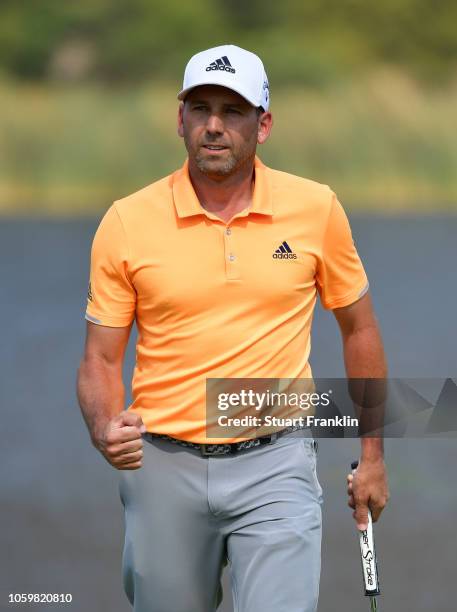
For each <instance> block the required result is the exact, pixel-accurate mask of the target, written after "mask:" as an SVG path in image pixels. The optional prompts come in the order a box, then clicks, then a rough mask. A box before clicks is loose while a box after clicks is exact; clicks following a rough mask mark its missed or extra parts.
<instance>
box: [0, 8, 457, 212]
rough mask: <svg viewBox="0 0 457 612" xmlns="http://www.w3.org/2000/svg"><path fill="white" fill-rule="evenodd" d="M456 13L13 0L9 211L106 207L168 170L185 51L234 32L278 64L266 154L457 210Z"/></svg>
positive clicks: (400, 203) (406, 199) (340, 181)
mask: <svg viewBox="0 0 457 612" xmlns="http://www.w3.org/2000/svg"><path fill="white" fill-rule="evenodd" d="M456 23H457V4H456V3H455V2H453V1H452V0H442V1H441V2H440V3H439V5H437V4H436V3H434V2H430V0H384V1H383V2H382V3H373V2H363V0H308V1H307V2H302V1H300V0H283V1H282V2H271V1H270V2H268V1H267V2H265V1H264V0H251V1H250V2H244V1H242V0H232V1H231V2H228V1H227V0H213V1H210V0H194V1H193V2H192V3H188V2H181V0H168V1H167V2H159V0H117V1H116V2H112V1H111V0H79V1H78V2H56V1H55V0H41V1H40V2H35V3H22V2H14V1H13V0H3V1H2V2H1V4H0V105H1V108H2V113H1V116H0V133H1V139H0V211H2V212H4V213H7V214H28V213H33V214H40V213H51V214H58V215H75V214H80V213H89V214H92V213H94V212H100V211H102V210H103V209H104V208H106V206H107V205H108V203H109V202H110V201H111V200H113V199H115V198H119V197H121V196H122V195H126V194H128V193H130V192H132V191H134V190H136V189H138V188H139V187H141V186H144V185H146V184H148V183H150V182H151V181H152V180H154V179H156V178H159V177H161V176H163V175H165V174H168V173H169V172H170V171H171V170H173V169H174V168H175V167H176V165H177V164H181V162H182V160H183V147H182V143H181V141H180V140H179V139H178V138H177V137H176V132H175V129H174V124H175V116H176V108H177V101H176V93H177V91H178V90H179V89H180V85H181V82H182V73H183V69H184V66H185V63H186V62H187V60H188V59H189V57H190V56H191V55H192V54H194V53H196V52H198V51H200V50H202V49H204V48H207V47H210V46H216V45H218V44H223V43H234V44H238V45H240V46H245V47H247V48H249V49H251V50H253V51H255V52H257V53H258V54H259V55H260V56H261V57H262V59H263V60H264V63H265V66H266V69H267V73H268V74H269V78H270V84H271V96H272V109H273V112H274V115H275V120H276V124H275V128H274V134H273V137H272V139H271V140H270V142H269V143H268V145H266V146H265V147H264V149H263V150H262V151H261V154H262V157H263V158H264V161H265V163H267V164H271V165H274V166H276V167H278V168H281V169H285V170H288V171H290V172H294V173H298V174H303V173H304V174H306V175H307V176H309V177H310V178H314V179H316V180H318V181H321V182H325V183H330V184H331V185H332V186H333V187H334V189H335V190H336V191H337V192H338V194H339V195H340V197H341V199H342V201H343V202H345V204H346V206H347V207H349V208H350V209H359V210H360V209H362V210H374V209H377V210H381V211H382V212H393V213H395V212H397V211H400V210H402V211H403V210H407V211H412V212H417V211H434V210H437V209H439V210H451V209H455V203H456V199H457V173H456V172H455V169H456V165H457V139H456V137H455V134H456V116H455V108H456V105H457V71H456V67H457V36H456ZM285 143H287V145H285Z"/></svg>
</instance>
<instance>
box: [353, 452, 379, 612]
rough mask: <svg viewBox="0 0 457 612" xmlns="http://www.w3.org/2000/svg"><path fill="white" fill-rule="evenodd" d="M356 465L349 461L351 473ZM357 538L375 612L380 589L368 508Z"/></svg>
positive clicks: (368, 593) (364, 578) (366, 586)
mask: <svg viewBox="0 0 457 612" xmlns="http://www.w3.org/2000/svg"><path fill="white" fill-rule="evenodd" d="M358 465H359V462H358V461H354V462H353V463H351V469H352V473H353V474H354V473H355V471H356V469H357V466H358ZM359 540H360V559H361V561H362V574H363V585H364V587H365V595H366V596H367V597H369V598H370V609H371V612H376V611H377V610H378V602H377V599H376V597H377V596H378V595H380V593H381V591H380V589H379V575H378V565H377V560H376V550H375V545H374V534H373V521H372V518H371V512H370V510H368V527H367V529H365V531H359Z"/></svg>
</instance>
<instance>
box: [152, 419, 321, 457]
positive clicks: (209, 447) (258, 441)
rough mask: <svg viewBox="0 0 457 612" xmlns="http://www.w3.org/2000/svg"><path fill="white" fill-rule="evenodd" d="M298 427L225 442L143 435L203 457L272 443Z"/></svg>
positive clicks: (156, 434) (155, 434)
mask: <svg viewBox="0 0 457 612" xmlns="http://www.w3.org/2000/svg"><path fill="white" fill-rule="evenodd" d="M299 429H305V428H304V427H300V426H299V425H294V426H292V427H287V428H286V429H282V430H281V431H277V432H275V433H272V434H270V435H269V436H262V437H260V438H252V439H251V440H243V441H242V442H232V443H227V444H197V443H196V442H188V441H187V440H179V439H178V438H172V437H171V436H167V435H166V434H158V433H150V432H147V433H145V434H144V437H145V438H146V439H148V438H149V439H153V438H159V439H160V440H166V441H167V442H171V443H172V444H178V445H179V446H185V447H187V448H194V449H195V450H198V451H200V453H201V454H202V455H203V457H210V456H214V455H229V454H234V453H239V452H241V451H246V450H250V449H251V448H256V447H258V446H263V445H265V444H274V443H275V442H276V440H277V439H278V438H281V437H282V436H285V435H287V434H290V433H293V432H294V431H298V430H299ZM314 445H315V447H317V443H316V442H315V441H314Z"/></svg>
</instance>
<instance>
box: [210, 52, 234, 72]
mask: <svg viewBox="0 0 457 612" xmlns="http://www.w3.org/2000/svg"><path fill="white" fill-rule="evenodd" d="M211 70H225V72H231V73H232V74H235V72H236V70H235V68H232V64H231V63H230V61H229V58H228V57H227V56H226V55H223V56H222V57H221V58H219V59H217V60H216V61H214V62H212V63H211V64H210V65H209V66H208V67H207V68H206V72H210V71H211Z"/></svg>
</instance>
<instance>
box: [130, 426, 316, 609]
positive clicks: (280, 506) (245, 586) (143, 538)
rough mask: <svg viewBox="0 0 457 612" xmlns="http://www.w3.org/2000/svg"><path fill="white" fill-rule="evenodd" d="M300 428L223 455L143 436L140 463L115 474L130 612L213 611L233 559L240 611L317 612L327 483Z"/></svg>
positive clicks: (232, 566) (231, 566)
mask: <svg viewBox="0 0 457 612" xmlns="http://www.w3.org/2000/svg"><path fill="white" fill-rule="evenodd" d="M297 434H298V436H300V434H301V435H304V434H303V433H302V432H295V433H293V434H290V435H288V436H284V437H282V438H279V439H278V440H277V441H276V442H275V443H274V444H269V445H265V446H260V447H257V448H255V449H252V450H249V451H244V452H242V453H239V454H234V455H223V456H217V457H202V456H201V454H200V453H199V451H198V450H194V449H188V448H184V447H182V446H178V445H175V444H172V443H170V442H168V441H166V440H161V439H154V440H153V441H152V442H151V441H147V440H145V441H144V455H143V466H142V467H141V468H140V469H139V470H134V471H128V470H124V471H120V472H119V477H120V483H119V492H120V496H121V500H122V503H123V505H124V510H125V544H124V554H123V559H122V570H123V579H124V588H125V592H126V594H127V597H128V599H129V601H130V602H131V604H132V605H133V609H134V612H214V611H215V610H216V609H217V607H218V605H219V603H220V602H221V600H222V589H221V583H220V579H221V574H222V569H223V567H224V565H226V564H227V563H228V564H229V567H230V573H231V579H232V591H233V599H234V605H235V610H236V612H315V610H316V608H317V599H318V594H319V578H320V565H321V527H322V518H321V503H322V489H321V487H320V485H319V482H318V479H317V475H316V449H315V444H314V442H313V440H312V439H310V438H303V437H297Z"/></svg>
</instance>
